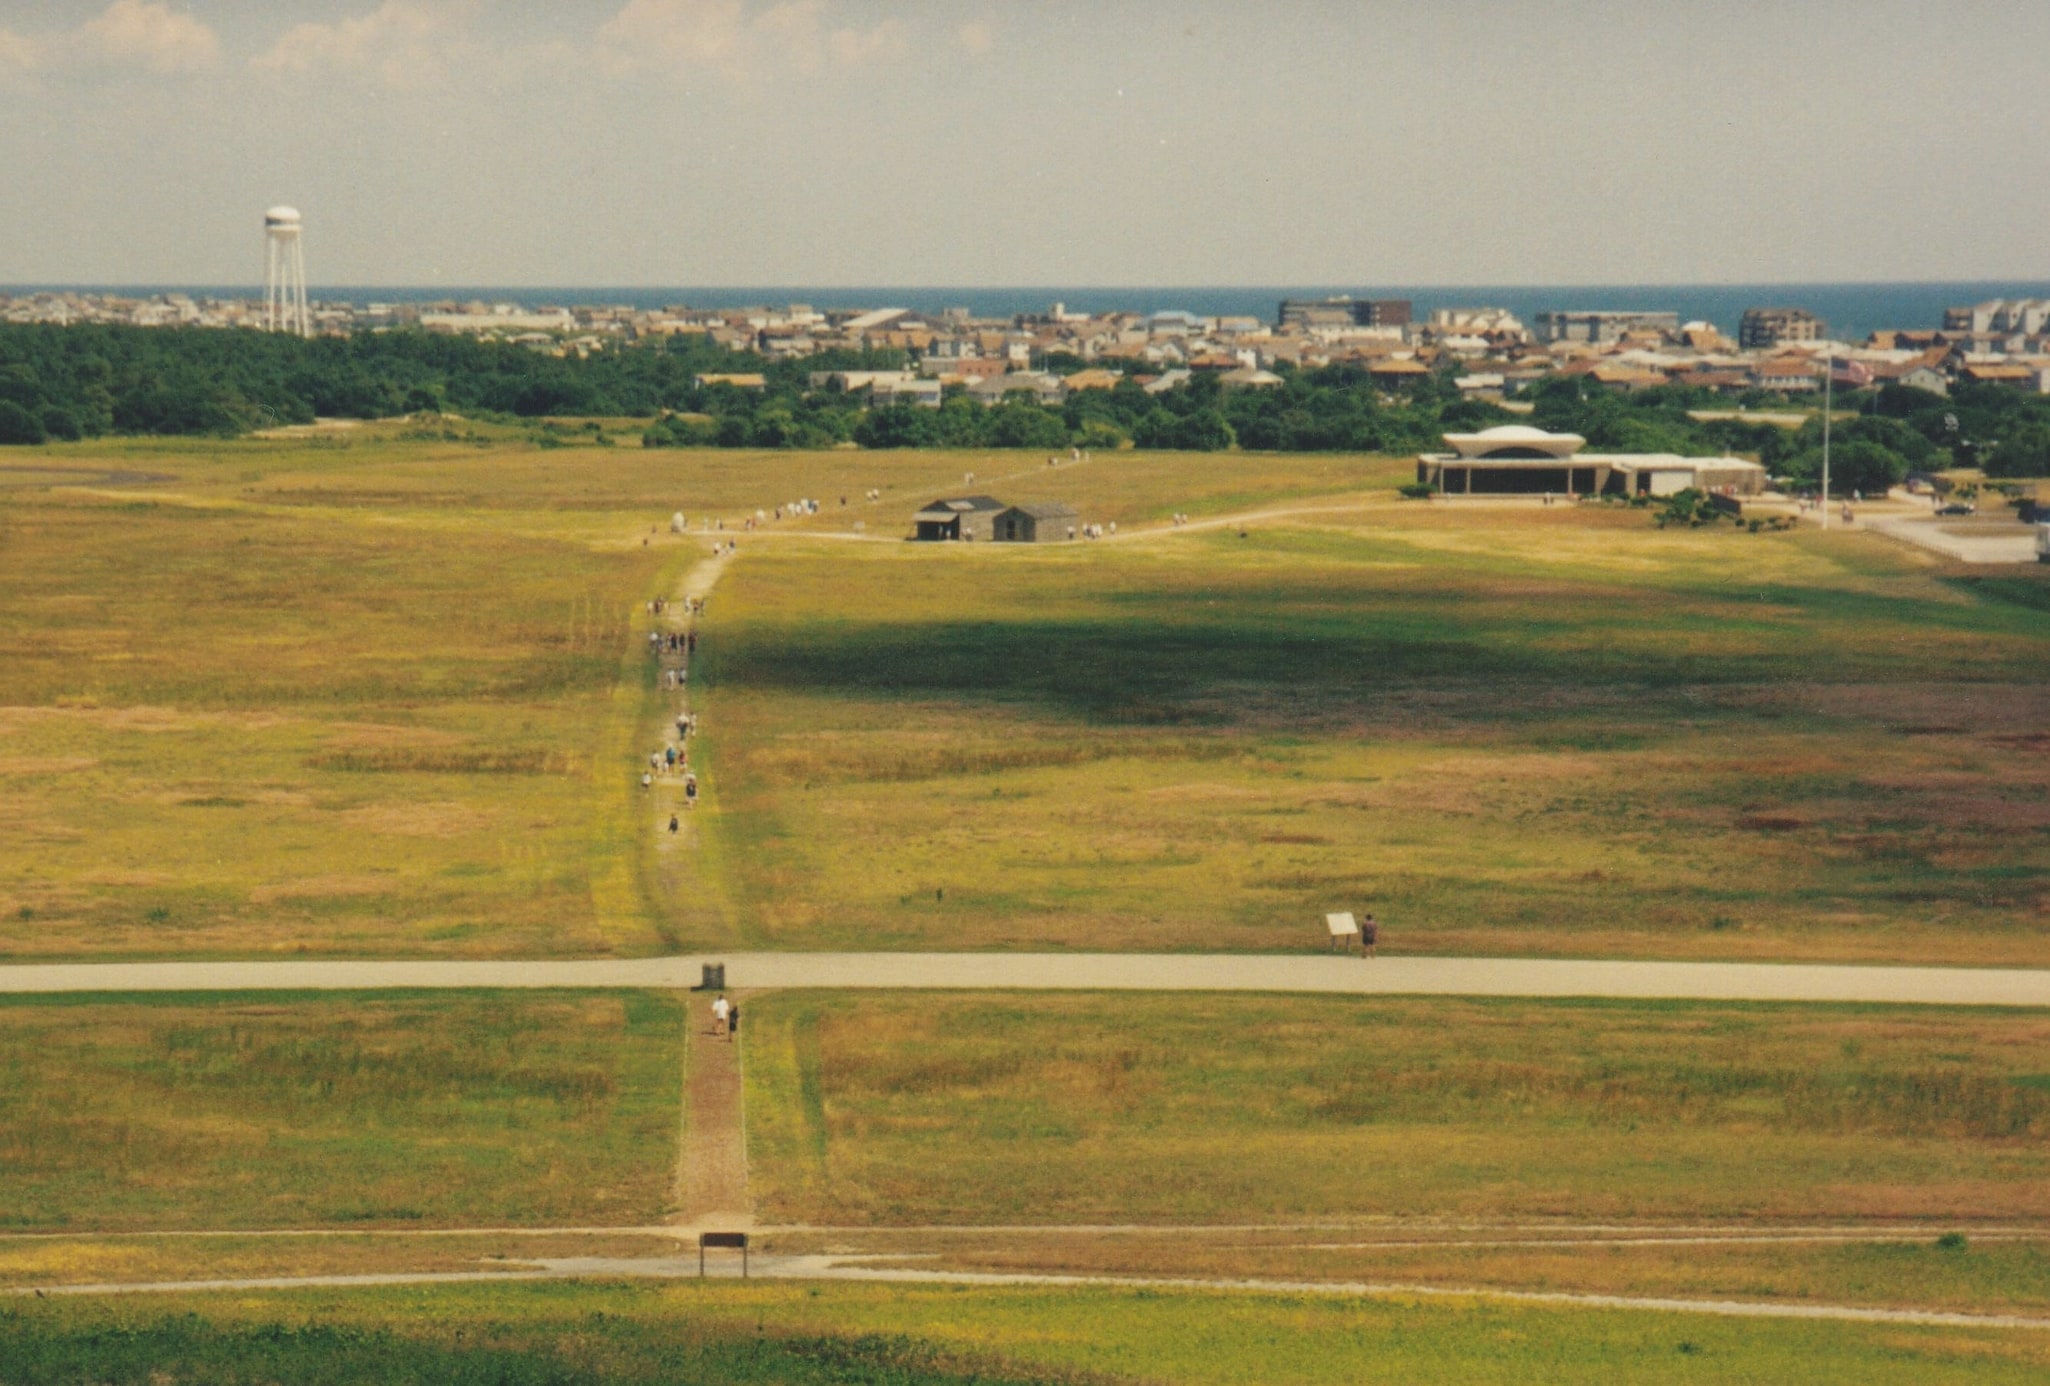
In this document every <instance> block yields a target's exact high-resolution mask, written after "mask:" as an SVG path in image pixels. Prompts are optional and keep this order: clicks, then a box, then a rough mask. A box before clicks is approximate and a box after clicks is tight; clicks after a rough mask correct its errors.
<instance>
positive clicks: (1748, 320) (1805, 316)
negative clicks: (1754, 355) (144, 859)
mask: <svg viewBox="0 0 2050 1386" xmlns="http://www.w3.org/2000/svg"><path fill="white" fill-rule="evenodd" d="M1823 335H1824V331H1823V322H1822V319H1821V318H1818V317H1816V316H1815V315H1814V314H1813V313H1811V312H1809V311H1808V310H1807V309H1806V308H1746V309H1745V310H1744V316H1743V318H1742V320H1741V321H1739V322H1738V324H1737V345H1738V346H1740V347H1742V348H1743V349H1744V350H1746V351H1768V350H1770V349H1771V348H1773V347H1776V346H1779V345H1780V344H1781V343H1783V342H1819V341H1821V340H1822V338H1823Z"/></svg>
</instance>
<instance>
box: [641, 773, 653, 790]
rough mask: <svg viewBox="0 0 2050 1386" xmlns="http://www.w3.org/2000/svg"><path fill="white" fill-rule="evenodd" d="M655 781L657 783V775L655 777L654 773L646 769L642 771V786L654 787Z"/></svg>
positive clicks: (644, 787)
mask: <svg viewBox="0 0 2050 1386" xmlns="http://www.w3.org/2000/svg"><path fill="white" fill-rule="evenodd" d="M654 783H655V777H654V776H653V775H651V774H649V773H648V772H647V771H645V770H643V771H641V788H642V789H648V788H651V787H653V785H654Z"/></svg>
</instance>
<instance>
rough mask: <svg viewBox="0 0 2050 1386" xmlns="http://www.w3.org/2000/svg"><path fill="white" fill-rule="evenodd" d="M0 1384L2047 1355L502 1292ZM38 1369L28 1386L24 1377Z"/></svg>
mask: <svg viewBox="0 0 2050 1386" xmlns="http://www.w3.org/2000/svg"><path fill="white" fill-rule="evenodd" d="M0 1343H4V1344H5V1345H6V1347H7V1349H8V1358H9V1365H10V1369H13V1368H14V1367H15V1366H16V1364H22V1366H21V1369H20V1370H15V1371H13V1374H12V1375H13V1379H16V1380H20V1381H23V1382H25V1383H31V1386H42V1383H47V1382H59V1381H64V1382H68V1381H73V1380H78V1379H80V1378H81V1377H85V1378H87V1379H91V1380H94V1381H105V1382H109V1383H122V1384H123V1386H125V1384H126V1383H129V1382H134V1383H137V1386H141V1383H144V1382H147V1381H149V1379H150V1377H149V1373H150V1372H151V1371H152V1370H161V1371H163V1372H164V1373H165V1374H167V1375H174V1376H175V1378H176V1379H179V1380H189V1379H206V1380H276V1379H281V1378H283V1379H291V1380H295V1381H307V1382H316V1383H329V1382H332V1383H344V1382H347V1383H355V1382H367V1381H377V1382H389V1381H398V1382H412V1381H421V1382H425V1381H437V1382H438V1381H473V1380H474V1381H503V1382H511V1383H522V1382H528V1381H535V1382H541V1381H546V1382H551V1383H554V1382H561V1383H566V1384H567V1383H575V1384H577V1386H581V1383H585V1382H592V1383H599V1382H604V1383H611V1382H621V1383H627V1382H655V1381H692V1382H703V1383H707V1386H720V1384H723V1383H729V1382H731V1383H746V1382H769V1381H775V1382H792V1383H811V1382H820V1383H826V1382H834V1383H837V1382H850V1383H851V1382H862V1383H902V1386H927V1383H932V1384H933V1386H938V1383H950V1382H962V1383H968V1382H976V1383H988V1384H989V1386H995V1384H996V1383H1010V1382H1018V1383H1024V1382H1042V1383H1076V1384H1077V1386H1080V1384H1081V1383H1105V1386H1108V1383H1114V1382H1139V1381H1145V1382H1177V1383H1189V1386H1210V1384H1211V1383H1215V1384H1216V1386H1239V1384H1240V1383H1262V1384H1263V1386H1325V1383H1333V1384H1334V1386H1335V1384H1336V1383H1353V1382H1368V1383H1408V1382H1448V1383H1450V1382H1459V1383H1505V1384H1506V1383H1523V1382H1528V1381H1532V1380H1543V1381H1547V1382H1558V1383H1580V1382H1585V1383H1597V1382H1599V1383H1604V1386H1607V1384H1608V1383H1615V1382H1645V1383H1653V1382H1656V1383H1661V1386H1663V1384H1664V1383H1668V1382H1675V1381H1683V1382H1710V1383H1738V1382H1742V1383H1759V1382H1806V1381H1813V1380H1815V1379H1817V1377H1818V1375H1820V1376H1823V1377H1828V1378H1846V1379H1851V1378H1854V1379H1857V1380H1859V1381H1865V1382H1871V1383H1875V1386H1891V1383H1903V1386H1905V1384H1906V1383H1915V1384H1916V1386H1924V1384H1925V1383H1931V1382H1935V1383H1943V1382H1953V1381H1955V1382H1967V1381H1969V1382H1971V1383H1973V1386H1983V1383H1996V1384H1997V1383H2005V1382H2024V1381H2034V1380H2038V1379H2040V1376H2041V1373H2042V1372H2043V1370H2044V1368H2045V1366H2046V1365H2050V1337H2046V1335H2044V1334H2041V1333H2034V1332H2020V1331H2014V1330H1999V1329H1981V1328H1968V1327H1948V1326H1945V1327H1925V1326H1915V1325H1900V1324H1859V1323H1843V1322H1802V1321H1787V1320H1766V1319H1727V1318H1717V1317H1713V1316H1707V1315H1693V1314H1672V1313H1653V1312H1644V1311H1627V1310H1594V1309H1574V1308H1566V1307H1552V1306H1544V1307H1538V1306H1523V1305H1511V1304H1503V1303H1497V1302H1490V1301H1487V1300H1470V1301H1469V1300H1456V1299H1455V1300H1429V1299H1418V1298H1401V1297H1397V1298H1388V1299H1353V1298H1349V1297H1339V1296H1331V1297H1325V1296H1302V1295H1257V1294H1203V1293H1196V1292H1189V1291H1183V1290H1149V1289H1122V1290H1120V1289H987V1288H981V1289H976V1288H954V1287H945V1286H856V1285H809V1286H807V1285H773V1284H772V1285H755V1286H741V1285H737V1284H713V1285H705V1286H700V1285H694V1284H685V1285H619V1286H595V1285H542V1286H533V1285H502V1286H449V1287H417V1288H403V1289H392V1290H377V1291H362V1290H358V1291H325V1292H322V1291H305V1292H296V1293H276V1292H272V1293H258V1294H249V1295H239V1296H237V1297H235V1299H234V1300H232V1301H224V1300H221V1299H207V1298H198V1297H192V1296H175V1297H171V1298H169V1299H168V1301H166V1300H160V1299H156V1298H154V1297H152V1298H151V1299H148V1300H134V1299H130V1300H125V1301H83V1302H81V1301H70V1302H58V1301H49V1302H44V1303H34V1304H30V1305H26V1306H24V1307H23V1308H21V1309H19V1310H16V1311H12V1312H10V1313H8V1314H7V1316H6V1317H5V1318H0ZM30 1370H33V1372H34V1373H35V1374H33V1375H30V1374H27V1373H28V1372H29V1371H30Z"/></svg>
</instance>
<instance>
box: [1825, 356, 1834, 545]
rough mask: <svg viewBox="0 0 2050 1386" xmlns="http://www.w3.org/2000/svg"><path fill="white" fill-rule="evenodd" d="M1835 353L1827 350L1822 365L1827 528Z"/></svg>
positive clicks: (1826, 525)
mask: <svg viewBox="0 0 2050 1386" xmlns="http://www.w3.org/2000/svg"><path fill="white" fill-rule="evenodd" d="M1835 384H1836V353H1835V352H1833V351H1832V352H1829V353H1828V359H1827V360H1826V361H1825V362H1824V364H1823V367H1822V527H1823V528H1824V529H1828V528H1829V416H1830V414H1831V412H1832V410H1831V407H1830V402H1831V400H1833V399H1834V398H1835V391H1834V388H1833V387H1834V386H1835Z"/></svg>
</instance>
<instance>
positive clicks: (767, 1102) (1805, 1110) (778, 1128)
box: [748, 994, 2050, 1235]
mask: <svg viewBox="0 0 2050 1386" xmlns="http://www.w3.org/2000/svg"><path fill="white" fill-rule="evenodd" d="M751 1012H752V1014H751V1017H750V1022H749V1023H750V1025H751V1027H752V1029H753V1038H752V1040H751V1042H750V1048H749V1061H748V1082H749V1092H748V1135H749V1141H750V1157H751V1165H752V1168H753V1170H754V1176H753V1177H754V1187H755V1195H756V1199H757V1203H758V1207H759V1208H760V1209H761V1211H762V1214H763V1216H764V1217H765V1218H766V1219H768V1220H771V1221H776V1222H787V1223H810V1224H825V1225H832V1224H841V1225H848V1224H854V1225H859V1224H877V1225H899V1226H903V1225H917V1224H921V1223H934V1224H958V1223H980V1224H1003V1223H1028V1224H1119V1223H1152V1222H1170V1223H1171V1222H1183V1223H1206V1224H1216V1223H1273V1222H1280V1221H1290V1220H1294V1221H1301V1220H1308V1219H1324V1218H1334V1217H1335V1218H1340V1219H1353V1220H1366V1219H1390V1218H1392V1219H1437V1220H1452V1221H1460V1220H1479V1221H1485V1222H1490V1223H1510V1224H1527V1225H1532V1226H1537V1227H1543V1226H1545V1225H1548V1224H1555V1223H1557V1224H1585V1223H1611V1222H1616V1223H1665V1224H1682V1225H1685V1224H1688V1223H1692V1222H1704V1223H1717V1222H1726V1221H1743V1222H1754V1223H1768V1224H1770V1223H1783V1224H1797V1225H1798V1224H1806V1223H1813V1222H1846V1221H1855V1220H1882V1221H1893V1220H1909V1221H1911V1222H1916V1223H1920V1224H1922V1225H1925V1226H1928V1227H1930V1228H1932V1229H1933V1230H1932V1233H1931V1235H1934V1231H1936V1230H1941V1229H1942V1228H1943V1227H1944V1226H1947V1225H1954V1224H1956V1223H1959V1222H1967V1223H1978V1222H2000V1221H2007V1220H2016V1221H2021V1222H2024V1223H2031V1224H2040V1222H2041V1221H2042V1220H2043V1219H2044V1218H2045V1217H2046V1216H2050V1147H2046V1146H2045V1144H2044V1137H2045V1135H2050V1074H2046V1073H2045V1072H2044V1068H2045V1064H2044V1061H2043V1056H2044V1053H2045V1049H2044V1045H2045V1042H2046V1041H2050V1019H2046V1018H2045V1017H2044V1016H2043V1015H2040V1014H2036V1013H2033V1012H2019V1013H2017V1012H1976V1011H1962V1010H1937V1009H1927V1008H1923V1009H1913V1008H1855V1007H1790V1006H1765V1005H1761V1006H1743V1005H1721V1004H1708V1003H1643V1002H1580V1003H1575V1002H1525V1001H1454V1000H1435V999H1395V998H1386V999H1378V998H1377V999H1375V1000H1372V1001H1359V1000H1353V999H1341V998H1331V999H1324V998H1316V999H1312V998H1306V997H1298V998H1280V997H1233V996H1223V997H1220V996H1125V995H1118V996H1111V995H1075V996H1039V997H1016V996H1012V997H991V996H980V997H978V996H972V995H917V996H913V995H871V996H862V997H845V996H842V997H829V996H813V995H796V994H790V995H780V996H768V997H764V998H762V999H761V1000H759V1001H757V1002H756V1003H755V1004H754V1005H753V1006H752V1007H751Z"/></svg>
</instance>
